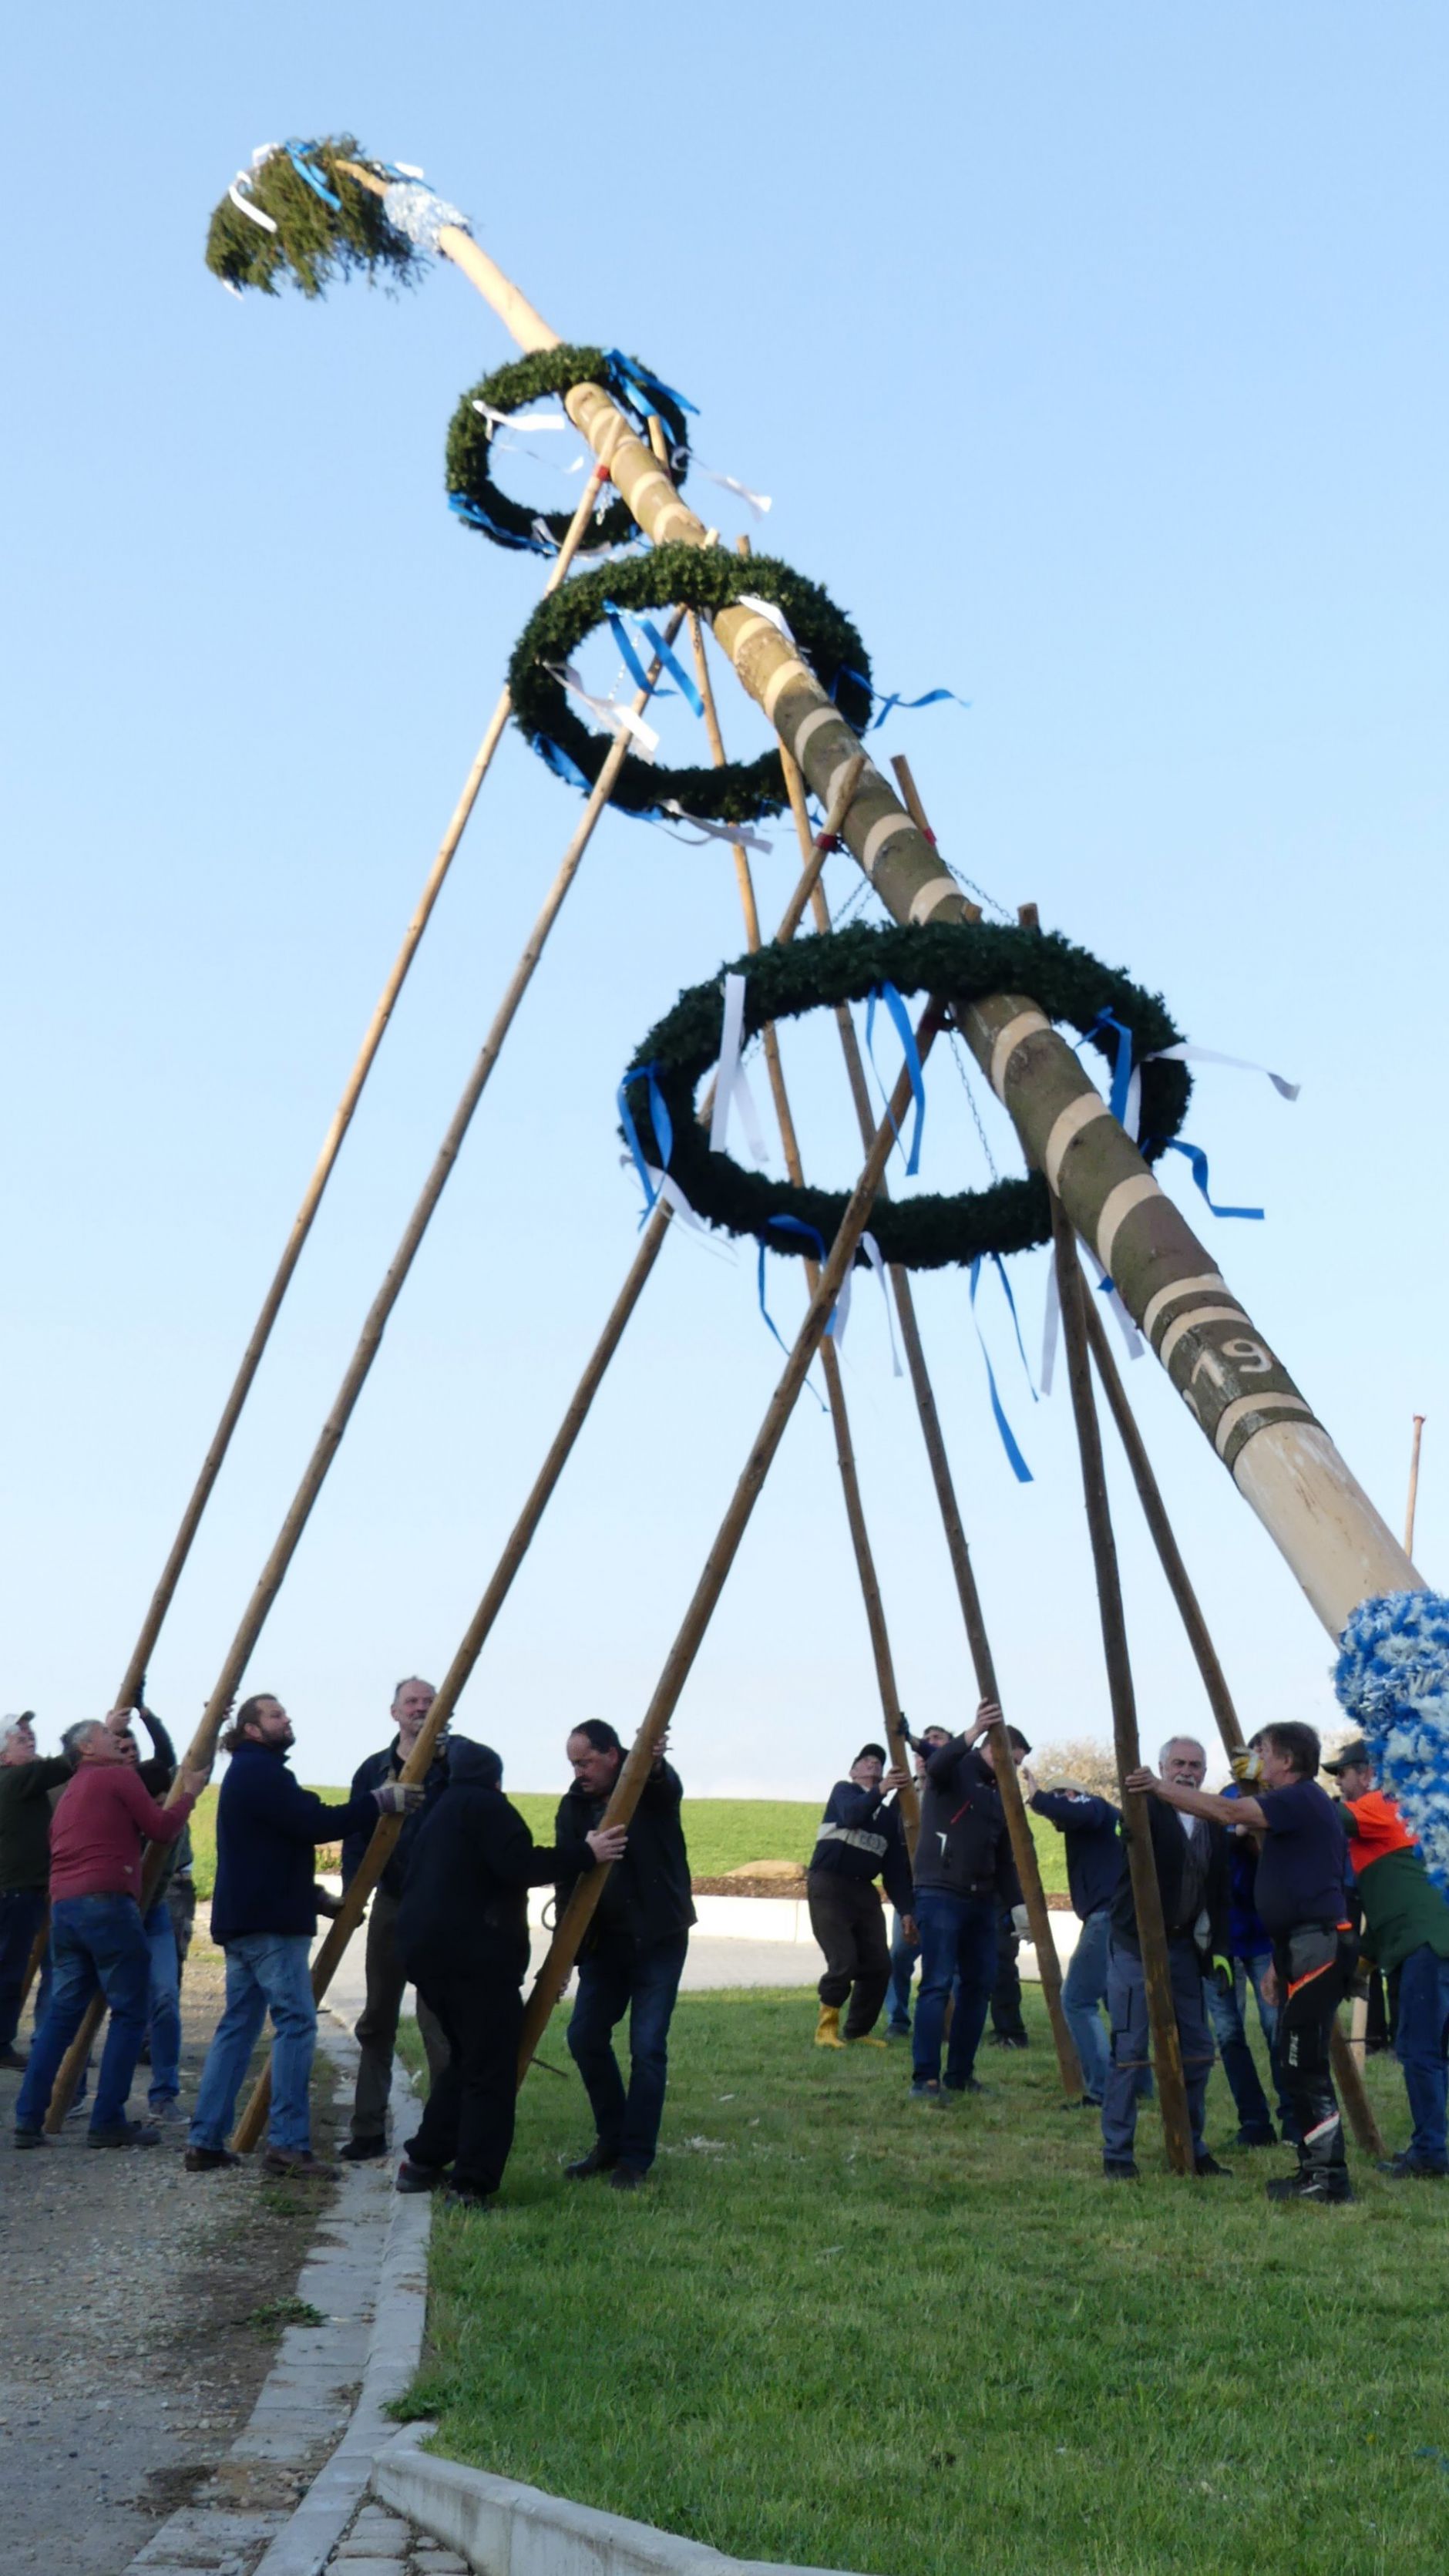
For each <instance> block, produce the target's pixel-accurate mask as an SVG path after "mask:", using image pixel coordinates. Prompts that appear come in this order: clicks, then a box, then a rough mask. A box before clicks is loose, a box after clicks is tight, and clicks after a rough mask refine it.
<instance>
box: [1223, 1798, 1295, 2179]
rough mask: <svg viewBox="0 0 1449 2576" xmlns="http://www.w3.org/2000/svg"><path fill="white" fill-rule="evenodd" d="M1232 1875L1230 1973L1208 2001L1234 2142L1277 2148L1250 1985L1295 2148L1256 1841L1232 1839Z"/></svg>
mask: <svg viewBox="0 0 1449 2576" xmlns="http://www.w3.org/2000/svg"><path fill="white" fill-rule="evenodd" d="M1223 1796H1224V1797H1225V1798H1226V1799H1228V1800H1229V1802H1231V1801H1233V1800H1235V1799H1239V1798H1240V1796H1241V1793H1240V1791H1239V1790H1238V1789H1237V1788H1236V1786H1235V1785H1234V1784H1233V1783H1232V1782H1229V1784H1228V1786H1227V1787H1226V1788H1225V1789H1224V1791H1223ZM1228 1870H1229V1876H1228V1951H1227V1957H1228V1971H1227V1974H1224V1972H1223V1971H1222V1970H1217V1971H1215V1972H1214V1973H1213V1974H1212V1975H1211V1976H1208V1977H1205V1978H1204V1979H1203V1999H1204V2001H1205V2003H1206V2005H1207V2010H1208V2020H1209V2021H1210V2022H1211V2024H1212V2029H1213V2037H1214V2039H1215V2040H1216V2041H1217V2044H1218V2054H1219V2056H1220V2057H1221V2059H1222V2061H1223V2073H1224V2074H1225V2075H1226V2077H1227V2079H1228V2091H1229V2092H1230V2093H1231V2095H1232V2097H1233V2105H1234V2108H1235V2110H1236V2111H1237V2114H1238V2134H1237V2137H1236V2138H1235V2139H1234V2141H1233V2143H1234V2145H1235V2146H1239V2147H1271V2146H1273V2145H1275V2144H1276V2140H1275V2137H1274V2132H1273V2116H1272V2113H1271V2112H1270V2110H1269V2108H1268V2097H1267V2095H1266V2094H1265V2092H1264V2091H1263V2085H1262V2079H1261V2077H1260V2076H1259V2073H1258V2069H1257V2066H1256V2064H1255V2062H1254V2058H1253V2051H1252V2047H1251V2045H1250V2043H1249V2039H1248V2031H1247V2017H1246V2016H1247V2002H1248V1987H1249V1985H1251V1986H1252V1989H1253V1999H1254V2002H1255V2003H1256V2005H1257V2008H1258V2024H1259V2028H1260V2029H1261V2031H1262V2033H1263V2038H1264V2041H1265V2043H1266V2046H1267V2050H1268V2064H1269V2067H1270V2069H1271V2071H1272V2077H1273V2090H1274V2092H1275V2094H1276V2096H1277V2101H1278V2120H1279V2124H1280V2126H1281V2129H1282V2132H1283V2142H1284V2144H1285V2146H1296V2145H1297V2144H1298V2123H1297V2121H1296V2120H1295V2118H1294V2116H1293V2106H1292V2104H1291V2102H1290V2101H1289V2099H1288V2096H1287V2094H1286V2093H1285V2092H1284V2090H1283V2070H1282V2065H1281V2062H1280V2060H1279V2056H1278V2009H1277V2006H1276V2005H1275V2004H1270V2003H1269V2002H1268V2000H1267V1997H1266V1993H1265V1988H1266V1986H1267V1983H1268V1978H1269V1972H1270V1970H1271V1969H1272V1965H1273V1944H1272V1942H1271V1941H1270V1940H1269V1938H1268V1933H1267V1930H1266V1927H1265V1925H1264V1923H1263V1918H1262V1916H1261V1915H1260V1914H1259V1912H1258V1909H1257V1906H1256V1904H1255V1902H1254V1888H1255V1885H1256V1882H1257V1876H1258V1846H1257V1843H1256V1842H1255V1841H1254V1840H1253V1838H1252V1837H1251V1836H1250V1835H1248V1834H1234V1835H1233V1837H1232V1840H1231V1844H1230V1847H1229V1861H1228ZM1229 1976H1231V1980H1232V1982H1231V1984H1229V1982H1228V1977H1229Z"/></svg>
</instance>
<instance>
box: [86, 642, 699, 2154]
mask: <svg viewBox="0 0 1449 2576" xmlns="http://www.w3.org/2000/svg"><path fill="white" fill-rule="evenodd" d="M682 622H683V612H682V611H678V612H676V614H675V616H674V617H673V618H672V619H671V621H670V624H669V626H668V627H667V629H666V640H667V641H669V642H671V643H672V642H673V640H674V638H675V636H676V635H677V634H678V632H679V628H680V625H681V624H682ZM662 668H663V665H662V663H661V662H660V661H659V660H658V658H657V657H656V658H655V660H654V661H653V662H651V664H650V666H649V669H648V672H647V673H646V677H645V686H644V687H643V688H642V689H640V690H638V691H637V692H636V694H635V698H634V712H635V714H636V715H637V714H640V713H642V711H643V709H644V707H645V706H647V704H648V702H649V698H650V696H651V694H652V692H653V690H654V688H655V686H656V684H657V682H658V679H659V675H660V672H661V670H662ZM624 751H625V738H624V736H623V735H622V734H621V736H620V738H619V740H618V741H617V742H615V743H614V744H613V746H612V748H611V749H610V751H609V754H608V757H607V758H606V760H605V761H604V764H603V767H602V768H601V770H600V772H599V776H598V780H597V783H596V785H595V786H594V788H593V791H592V793H591V794H590V796H589V798H588V801H587V802H586V804H585V806H584V810H583V814H582V816H581V818H580V821H579V823H578V825H577V828H576V829H575V831H574V834H573V837H572V839H571V840H570V842H569V845H568V848H567V850H566V851H565V852H564V856H563V858H562V860H561V862H560V864H559V868H558V873H557V875H556V876H555V878H554V880H553V883H552V885H551V886H550V887H549V890H548V893H547V894H546V895H545V897H544V900H543V904H542V907H541V909H540V911H539V914H538V918H537V920H536V921H535V922H534V925H533V928H532V930H531V931H530V933H529V936H528V940H527V943H526V945H525V947H524V950H523V953H522V955H521V956H520V958H519V960H518V963H517V965H516V966H515V967H514V970H513V973H512V975H511V976H510V978H509V981H508V985H507V988H506V990H505V992H504V995H503V999H502V1001H501V1002H500V1003H499V1005H498V1008H497V1010H496V1011H495V1013H494V1015H493V1022H492V1026H491V1027H490V1029H489V1031H488V1035H487V1037H486V1038H485V1039H484V1041H483V1046H482V1050H481V1052H480V1054H479V1055H478V1057H477V1060H476V1061H475V1063H474V1066H473V1069H472V1072H471V1073H470V1074H469V1077H468V1080H467V1083H466V1085H465V1086H464V1090H463V1096H462V1098H461V1100H460V1101H459V1103H458V1106H457V1108H456V1109H455V1110H454V1112H453V1116H452V1119H451V1120H450V1122H449V1125H448V1130H447V1133H446V1135H445V1136H444V1138H443V1141H442V1144H441V1145H440V1146H439V1148H438V1151H437V1154H436V1156H435V1157H434V1161H433V1167H432V1170H431V1171H430V1172H429V1174H428V1177H427V1180H426V1181H425V1182H424V1184H423V1189H422V1194H421V1196H420V1197H419V1199H418V1201H417V1204H416V1206H415V1207H414V1209H413V1212H412V1215H411V1216H410V1217H409V1219H408V1222H407V1226H406V1228H405V1230H404V1233H403V1238H402V1241H401V1243H400V1244H399V1246H398V1248H397V1251H396V1252H395V1253H394V1255H393V1258H392V1261H391V1263H390V1265H389V1267H388V1270H387V1274H386V1276H385V1278H384V1279H383V1283H382V1286H381V1287H380V1288H379V1290H378V1292H377V1295H376V1296H375V1297H374V1299H373V1301H372V1304H371V1306H370V1308H369V1309H368V1313H367V1317H366V1320H365V1322H364V1324H363V1327H362V1332H361V1334H360V1336H359V1338H358V1342H357V1346H356V1348H355V1350H354V1351H353V1354H352V1358H351V1360H350V1361H349V1363H348V1367H347V1373H346V1375H345V1377H344V1378H343V1381H342V1384H341V1387H340V1388H339V1390H338V1393H337V1397H336V1400H335V1402H334V1403H333V1406H332V1410H331V1412H330V1413H329V1414H328V1416H327V1419H326V1421H325V1422H324V1424H323V1426H322V1429H321V1431H320V1433H319V1434H318V1437H317V1441H316V1444H315V1446H314V1448H313V1451H312V1455H311V1457H310V1458H309V1459H308V1461H307V1465H306V1468H305V1469H304V1471H303V1475H302V1481H301V1483H300V1485H299V1486H298V1488H297V1491H296V1493H295V1495H294V1496H293V1498H292V1502H291V1505H290V1507H289V1509H288V1511H287V1515H286V1518H285V1520H284V1521H283V1523H282V1526H281V1529H280V1530H279V1531H278V1533H277V1536H276V1538H275V1540H274V1541H273V1544H272V1548H271V1552H270V1554H269V1555H268V1557H267V1561H266V1563H265V1565H264V1566H263V1568H262V1571H261V1573H260V1575H259V1576H258V1578H257V1583H256V1587H255V1589H254V1591H253V1593H252V1597H251V1599H250V1601H249V1602H248V1604H247V1607H246V1611H245V1614H244V1616H243V1618H242V1622H241V1625H240V1627H239V1628H238V1629H237V1632H236V1635H235V1636H234V1638H233V1639H232V1642H231V1645H230V1647H229V1648H228V1650H227V1656H226V1660H225V1662H224V1663H223V1665H222V1668H221V1671H220V1673H219V1674H218V1676H217V1680H216V1684H215V1687H214V1688H213V1690H212V1694H211V1697H210V1699H209V1700H208V1701H207V1704H206V1708H205V1710H204V1712H203V1715H202V1719H201V1723H200V1725H199V1727H198V1728H197V1731H196V1734H195V1736H194V1737H193V1739H192V1743H191V1747H190V1750H189V1751H188V1753H187V1756H186V1760H187V1763H188V1764H189V1765H190V1766H191V1768H192V1769H193V1770H197V1771H209V1770H210V1768H211V1765H212V1763H213V1761H214V1760H215V1758H216V1744H217V1738H218V1736H219V1735H220V1733H221V1729H222V1726H223V1725H224V1723H225V1720H226V1715H227V1711H228V1709H229V1708H230V1706H231V1703H232V1701H233V1699H234V1698H235V1695H236V1691H237V1688H238V1686H239V1684H240V1681H241V1678H242V1675H243V1673H244V1672H245V1670H246V1667H247V1663H248V1660H249V1658H250V1656H251V1655H252V1653H253V1651H254V1649H255V1647H256V1644H257V1641H258V1639H259V1637H260V1636H261V1633H262V1630H263V1628H264V1627H265V1625H266V1622H267V1616H268V1613H269V1612H270V1610H271V1607H272V1603H273V1602H274V1601H275V1599H276V1597H277V1594H278V1593H279V1592H280V1590H281V1588H282V1583H283V1581H284V1579H285V1576H286V1572H287V1568H288V1566H289V1565H290V1564H291V1562H292V1558H293V1557H294V1555H295V1554H296V1551H297V1546H298V1542H299V1541H300V1539H301V1536H302V1532H303V1530H304V1529H305V1528H306V1526H307V1522H308V1520H309V1518H310V1516H311V1512H312V1507H313V1505H314V1503H315V1502H316V1500H317V1497H318V1495H319V1494H320V1493H321V1491H322V1487H323V1485H324V1484H325V1482H326V1480H327V1474H328V1470H329V1468H330V1467H331V1465H332V1461H333V1459H334V1458H335V1457H336V1455H337V1452H338V1449H339V1448H340V1447H341V1444H342V1435H343V1433H344V1432H345V1430H346V1428H347V1425H348V1423H349V1421H350V1420H351V1417H352V1413H353V1409H354V1407H355V1405H356V1403H357V1399H358V1397H359V1396H360V1395H361V1393H362V1390H363V1387H364V1386H365V1385H366V1383H367V1378H368V1374H369V1371H370V1370H371V1367H372V1364H373V1361H374V1360H375V1359H376V1357H377V1354H378V1351H379V1350H380V1348H381V1347H382V1337H383V1332H384V1329H385V1327H386V1324H387V1321H388V1317H389V1316H390V1315H391V1313H392V1310H393V1308H394V1306H395V1305H396V1304H397V1301H398V1298H399V1296H400V1295H401V1293H402V1287H403V1282H404V1281H405V1279H406V1278H407V1275H408V1272H409V1271H410V1269H411V1268H412V1265H413V1262H414V1260H415V1258H416V1256H417V1252H418V1248H419V1246H420V1244H421V1243H422V1240H423V1237H424V1235H425V1234H426V1232H427V1230H428V1226H429V1224H430V1222H431V1220H432V1216H433V1212H434V1210H435V1208H436V1207H437V1205H438V1201H439V1200H440V1199H441V1197H442V1195H443V1191H444V1189H445V1188H446V1186H447V1183H448V1180H449V1178H450V1176H451V1174H452V1171H453V1167H454V1165H455V1164H456V1162H457V1159H458V1156H459V1154H460V1153H461V1151H462V1148H463V1140H464V1138H465V1136H466V1135H467V1133H468V1129H469V1126H470V1124H471V1123H472V1118H473V1113H474V1111H475V1109H476V1108H477V1106H478V1103H479V1101H480V1100H481V1099H482V1097H483V1093H484V1091H485V1090H486V1088H487V1085H488V1080H489V1076H490V1075H491V1073H492V1071H493V1068H494V1066H495V1065H496V1063H497V1061H498V1058H499V1056H500V1054H501V1053H502V1051H503V1044H504V1040H505V1039H506V1037H507V1035H508V1032H509V1030H510V1029H511V1027H512V1026H513V1022H514V1019H515V1017H516V1016H517V1013H518V1009H519V1005H520V1003H521V1002H522V1000H523V997H524V994H525V993H526V992H527V990H528V987H529V985H530V984H531V982H532V981H533V976H534V972H535V969H536V968H537V965H538V962H539V959H540V958H541V956H542V955H543V951H544V948H545V946H546V944H547V941H548V936H549V933H550V931H551V930H552V928H553V926H554V923H555V922H556V921H557V919H558V916H559V914H560V912H561V911H562V910H563V906H564V902H565V899H566V898H567V895H568V892H569V889H570V887H571V886H572V884H573V881H574V878H575V877H576V876H577V874H578V871H579V868H580V867H581V865H582V863H583V858H584V853H585V851H586V850H587V848H588V846H589V843H590V841H591V840H592V839H593V836H594V830H595V827H596V825H597V823H598V821H599V817H600V815H601V814H602V813H603V811H604V808H605V806H606V805H607V804H608V801H609V795H610V792H611V790H612V788H613V784H614V781H615V779H616V778H617V777H618V775H619V771H620V769H621V767H622V765H623V760H624ZM172 1794H173V1795H174V1794H175V1791H174V1789H173V1793H172ZM163 1862H164V1853H163V1852H162V1851H161V1850H160V1849H159V1848H153V1849H152V1851H151V1852H150V1853H149V1854H148V1856H147V1860H146V1866H145V1871H144V1874H143V1879H142V1889H141V1895H142V1910H143V1912H144V1910H145V1907H146V1905H148V1904H149V1902H150V1900H151V1898H152V1896H153V1895H154V1894H155V1889H156V1883H157V1880H158V1878H159V1876H160V1872H161V1868H162V1865H163ZM104 2012H105V2005H104V2002H103V2000H102V1998H100V1997H99V1996H97V1998H96V1999H95V2000H94V2002H92V2003H91V2004H90V2005H89V2006H88V2007H87V2010H86V2016H85V2019H84V2021H83V2022H82V2023H81V2026H80V2029H79V2031H78V2032H77V2033H76V2036H75V2038H74V2040H73V2041H72V2042H71V2046H70V2048H69V2050H68V2051H67V2053H66V2056H65V2057H64V2059H63V2060H62V2062H61V2066H60V2070H59V2072H58V2074H57V2076H56V2079H55V2088H54V2090H53V2092H52V2094H51V2097H50V2109H49V2111H48V2112H47V2114H46V2123H45V2125H46V2127H47V2129H48V2130H50V2131H51V2132H52V2133H53V2132H54V2131H55V2130H57V2129H58V2128H59V2127H60V2124H61V2122H62V2120H63V2119H64V2118H65V2115H66V2112H67V2111H68V2109H69V2108H70V2104H71V2100H72V2098H73V2095H74V2092H75V2087H76V2085H77V2083H78V2081H79V2079H80V2071H81V2068H82V2067H83V2066H84V2064H85V2062H86V2058H87V2056H88V2055H89V2052H90V2048H91V2044H92V2042H93V2040H94V2038H95V2034H96V2032H97V2030H98V2029H99V2027H100V2024H101V2021H102V2018H103V2016H104Z"/></svg>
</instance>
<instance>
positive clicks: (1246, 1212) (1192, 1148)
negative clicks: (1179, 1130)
mask: <svg viewBox="0 0 1449 2576" xmlns="http://www.w3.org/2000/svg"><path fill="white" fill-rule="evenodd" d="M1165 1142H1166V1145H1167V1149H1168V1151H1169V1152H1170V1153H1173V1154H1185V1155H1186V1156H1187V1159H1188V1161H1189V1163H1190V1164H1191V1165H1192V1177H1193V1179H1194V1180H1195V1181H1196V1183H1197V1185H1198V1188H1199V1189H1200V1190H1201V1192H1202V1194H1203V1197H1204V1198H1205V1199H1206V1200H1207V1203H1208V1206H1209V1207H1210V1208H1211V1210H1212V1212H1213V1215H1214V1216H1240V1217H1249V1218H1253V1219H1260V1218H1261V1217H1262V1214H1263V1211H1262V1209H1261V1208H1250V1207H1219V1206H1218V1204H1217V1201H1216V1200H1215V1199H1214V1197H1213V1195H1212V1192H1211V1191H1210V1189H1209V1188H1208V1158H1207V1156H1206V1154H1205V1153H1204V1152H1203V1149H1202V1147H1201V1145H1189V1144H1188V1143H1187V1142H1186V1141H1185V1139H1184V1138H1183V1137H1181V1136H1169V1137H1167V1138H1166V1140H1165Z"/></svg>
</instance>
